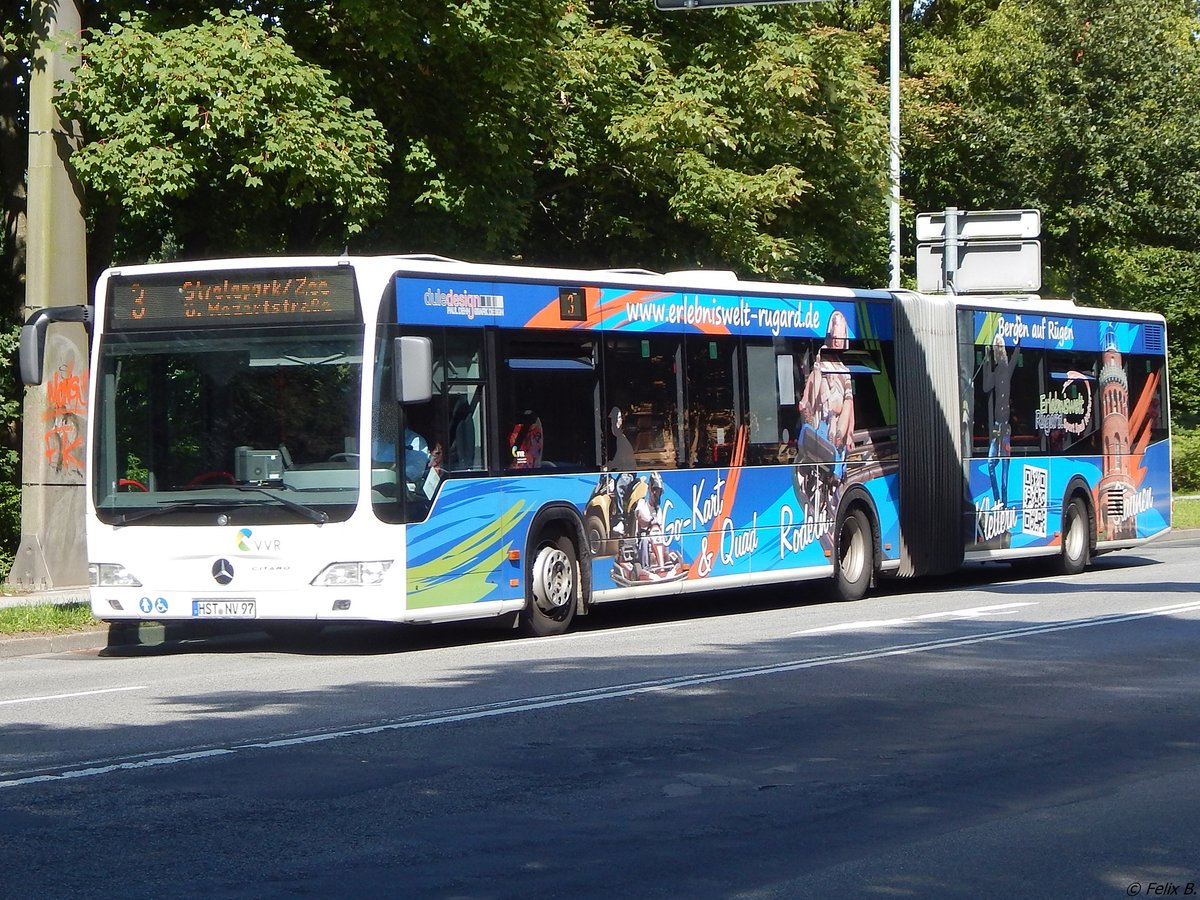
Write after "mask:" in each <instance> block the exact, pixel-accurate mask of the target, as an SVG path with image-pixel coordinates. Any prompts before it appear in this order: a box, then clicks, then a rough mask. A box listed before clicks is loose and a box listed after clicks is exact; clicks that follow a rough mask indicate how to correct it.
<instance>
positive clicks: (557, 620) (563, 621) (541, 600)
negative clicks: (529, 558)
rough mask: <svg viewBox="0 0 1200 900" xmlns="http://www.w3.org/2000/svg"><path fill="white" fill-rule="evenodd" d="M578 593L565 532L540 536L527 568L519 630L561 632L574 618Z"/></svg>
mask: <svg viewBox="0 0 1200 900" xmlns="http://www.w3.org/2000/svg"><path fill="white" fill-rule="evenodd" d="M578 594H579V562H578V560H577V558H576V553H575V545H574V544H572V543H571V541H570V539H569V538H567V537H566V536H564V535H557V536H552V537H544V538H542V540H541V541H539V542H538V546H537V550H536V551H534V554H533V562H532V564H531V565H530V567H529V579H528V587H527V589H526V599H525V611H524V612H523V614H522V615H521V626H522V630H523V631H525V632H526V633H527V634H531V635H534V636H536V637H546V636H549V635H554V634H563V633H564V632H565V631H566V630H567V629H568V628H570V627H571V622H572V621H574V619H575V603H576V599H577V597H578Z"/></svg>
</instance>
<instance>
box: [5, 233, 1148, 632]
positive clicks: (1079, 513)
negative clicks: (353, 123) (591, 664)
mask: <svg viewBox="0 0 1200 900" xmlns="http://www.w3.org/2000/svg"><path fill="white" fill-rule="evenodd" d="M56 321H74V322H80V321H82V322H85V323H86V324H88V325H89V326H90V328H91V330H92V332H93V335H92V341H91V359H90V378H89V388H88V399H89V402H88V407H89V410H90V412H91V415H90V417H89V422H88V433H87V436H88V447H89V464H88V466H87V473H86V480H87V497H88V500H87V503H88V508H87V516H88V521H87V528H86V534H87V550H88V559H89V561H90V565H89V570H90V577H91V599H92V608H93V611H94V613H95V615H96V616H97V617H99V618H101V619H104V620H108V621H122V620H153V621H159V622H170V621H173V620H183V619H202V618H203V619H208V618H216V619H235V618H241V619H246V618H252V619H258V620H263V623H264V625H271V624H272V623H281V622H288V621H311V622H317V623H330V622H338V621H366V620H370V621H389V622H413V623H415V622H440V621H451V620H465V619H482V618H488V617H497V616H514V615H515V616H516V617H517V618H518V619H519V621H520V622H521V623H522V624H523V626H524V628H525V629H526V630H527V631H529V632H531V633H533V634H539V635H545V634H554V633H559V632H562V631H565V630H566V629H567V628H569V627H570V625H571V623H572V621H573V619H574V617H575V616H576V615H580V614H585V613H586V612H587V611H588V610H589V609H590V608H591V607H592V606H593V605H594V604H597V603H603V602H606V601H610V600H620V599H623V598H629V597H638V596H650V595H667V594H687V593H691V592H696V591H710V590H715V589H720V588H736V587H742V586H746V585H756V584H780V585H787V586H788V588H787V589H788V590H791V591H794V592H795V596H796V598H797V600H798V601H801V600H803V598H804V597H805V596H807V591H808V588H806V587H801V586H798V585H801V584H808V583H810V582H811V580H812V579H832V583H833V585H834V586H835V589H836V592H837V594H838V595H839V596H841V597H843V598H846V599H857V598H859V597H861V596H862V595H863V594H864V593H865V592H866V591H867V590H868V589H869V587H870V586H871V584H872V583H873V582H874V580H875V579H876V578H877V577H879V576H881V575H885V574H896V575H922V574H936V573H944V572H949V571H952V570H954V569H956V568H958V567H959V566H961V565H962V564H963V563H964V561H968V560H978V559H1002V560H1018V559H1026V558H1043V560H1044V561H1046V562H1049V563H1051V564H1053V565H1054V566H1056V567H1058V568H1060V569H1062V570H1064V571H1066V572H1068V573H1072V572H1078V571H1080V570H1081V569H1083V568H1084V567H1085V566H1086V565H1087V564H1088V562H1089V560H1090V558H1091V556H1092V555H1094V554H1096V553H1099V552H1103V551H1105V550H1111V549H1115V548H1120V547H1130V546H1134V545H1136V544H1139V543H1141V542H1144V541H1146V540H1147V539H1149V538H1152V537H1154V536H1155V535H1158V534H1161V533H1163V532H1164V531H1166V530H1167V529H1168V528H1169V527H1170V503H1171V486H1170V446H1169V439H1168V438H1169V435H1168V424H1167V423H1168V414H1167V381H1166V356H1165V329H1164V323H1163V320H1162V318H1161V317H1158V316H1154V315H1148V314H1141V313H1127V312H1117V311H1111V310H1099V309H1084V308H1080V307H1076V306H1075V305H1073V304H1071V303H1067V302H1061V301H1044V300H1041V299H1039V298H1036V297H1029V298H962V297H947V296H922V295H918V294H913V293H909V292H905V291H878V290H851V289H838V288H829V287H819V286H806V285H791V284H773V283H763V282H748V281H740V280H738V279H737V278H736V277H734V276H733V275H732V274H730V273H721V272H704V271H702V272H677V273H671V274H666V275H660V274H655V273H649V272H642V271H580V270H566V269H549V268H532V267H523V266H521V267H518V266H489V265H477V264H469V263H462V262H457V261H453V260H445V259H440V258H435V257H422V256H414V257H406V256H392V257H372V258H353V257H343V258H289V259H282V258H278V259H277V258H266V259H246V260H223V261H205V262H192V263H170V264H162V265H145V266H130V267H122V268H119V269H111V270H109V271H107V272H105V273H104V274H103V275H102V276H101V278H100V279H99V281H98V283H97V289H96V297H95V304H94V306H93V307H90V308H88V307H55V308H49V309H46V310H41V311H39V312H38V313H35V315H34V316H33V317H32V318H31V320H30V322H29V323H28V324H27V325H26V327H25V330H24V333H23V335H22V372H23V377H24V378H25V380H26V381H27V382H28V383H38V382H39V381H40V380H41V378H42V371H41V370H42V368H43V363H42V357H43V352H44V344H45V340H46V333H47V327H48V326H49V325H50V324H51V323H53V322H56ZM59 327H61V326H59Z"/></svg>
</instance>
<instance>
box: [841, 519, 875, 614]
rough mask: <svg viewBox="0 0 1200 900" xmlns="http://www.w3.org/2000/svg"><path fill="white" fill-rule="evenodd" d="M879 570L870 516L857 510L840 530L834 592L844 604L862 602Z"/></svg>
mask: <svg viewBox="0 0 1200 900" xmlns="http://www.w3.org/2000/svg"><path fill="white" fill-rule="evenodd" d="M874 570H875V541H874V539H873V538H872V536H871V523H870V521H869V520H868V519H867V514H866V513H864V512H863V511H862V509H860V508H859V507H857V506H856V507H854V508H852V509H850V510H848V511H847V512H846V515H845V516H843V517H842V521H841V524H840V525H839V526H838V530H837V562H836V564H835V566H834V572H833V582H834V590H835V591H836V592H837V596H838V598H839V599H841V600H860V599H862V597H863V596H864V595H865V594H866V593H867V588H868V587H870V585H871V574H872V573H873V572H874Z"/></svg>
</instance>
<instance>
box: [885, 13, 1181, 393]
mask: <svg viewBox="0 0 1200 900" xmlns="http://www.w3.org/2000/svg"><path fill="white" fill-rule="evenodd" d="M1196 12H1197V8H1196V4H1195V3H1194V0H1126V2H1124V3H1120V4H1112V3H1107V2H1101V0H1023V2H1014V0H1003V2H993V3H991V4H983V3H980V2H968V3H950V2H942V0H938V2H935V3H933V4H932V5H931V6H930V7H929V8H928V9H927V10H926V12H925V15H924V16H923V17H922V19H921V20H920V21H919V22H918V23H916V25H915V26H914V27H913V31H912V38H911V41H910V45H911V47H912V48H913V49H912V53H911V62H910V70H911V75H912V77H911V79H910V80H909V84H908V90H907V91H906V96H905V99H906V108H907V110H908V112H907V114H906V116H905V121H904V125H905V146H904V151H905V159H906V170H907V171H906V174H907V176H908V179H907V180H906V182H905V189H906V192H907V194H908V196H909V197H910V198H911V199H912V200H913V201H914V202H915V203H917V204H919V205H920V206H921V207H922V208H924V209H930V210H937V209H941V208H943V207H945V206H948V205H954V206H959V207H962V208H967V209H972V208H974V209H981V208H1006V207H1026V206H1030V207H1036V208H1038V209H1040V210H1041V212H1042V221H1043V261H1044V269H1045V274H1044V283H1045V288H1044V290H1045V292H1046V293H1047V294H1051V295H1057V296H1067V297H1071V298H1074V299H1077V300H1079V301H1080V302H1081V303H1085V304H1088V305H1100V306H1105V305H1114V306H1121V307H1126V308H1136V309H1150V310H1157V311H1161V312H1164V313H1165V314H1166V315H1167V317H1168V320H1169V325H1170V335H1171V337H1170V352H1171V363H1172V377H1173V389H1172V394H1173V398H1174V409H1175V412H1176V414H1177V415H1178V414H1180V413H1182V412H1184V411H1187V412H1188V413H1190V411H1191V410H1196V409H1200V404H1198V402H1197V401H1200V356H1198V354H1197V353H1196V352H1195V351H1194V350H1192V349H1191V348H1193V347H1195V346H1197V344H1198V343H1200V331H1198V330H1197V326H1198V325H1200V322H1197V318H1196V315H1195V314H1194V313H1193V312H1192V311H1191V309H1190V308H1189V307H1190V305H1191V304H1190V303H1189V302H1187V300H1186V299H1185V298H1187V297H1188V296H1189V293H1190V292H1191V291H1192V290H1193V289H1194V285H1195V284H1196V283H1197V281H1198V276H1200V252H1198V249H1197V248H1200V106H1198V105H1197V104H1196V103H1194V102H1189V101H1188V100H1187V99H1185V98H1195V97H1197V96H1200V49H1198V45H1197V17H1196Z"/></svg>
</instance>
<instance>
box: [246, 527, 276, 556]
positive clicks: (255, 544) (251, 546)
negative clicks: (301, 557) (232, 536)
mask: <svg viewBox="0 0 1200 900" xmlns="http://www.w3.org/2000/svg"><path fill="white" fill-rule="evenodd" d="M253 538H254V532H253V531H251V530H250V529H249V528H243V529H242V530H241V531H239V532H238V533H237V548H238V549H239V550H241V551H242V552H243V553H249V552H250V551H251V550H257V551H258V552H259V553H262V552H264V551H270V550H274V551H278V550H280V548H281V547H282V546H283V545H282V543H281V542H280V540H279V539H278V538H276V539H275V540H270V541H256V540H254V539H253Z"/></svg>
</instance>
